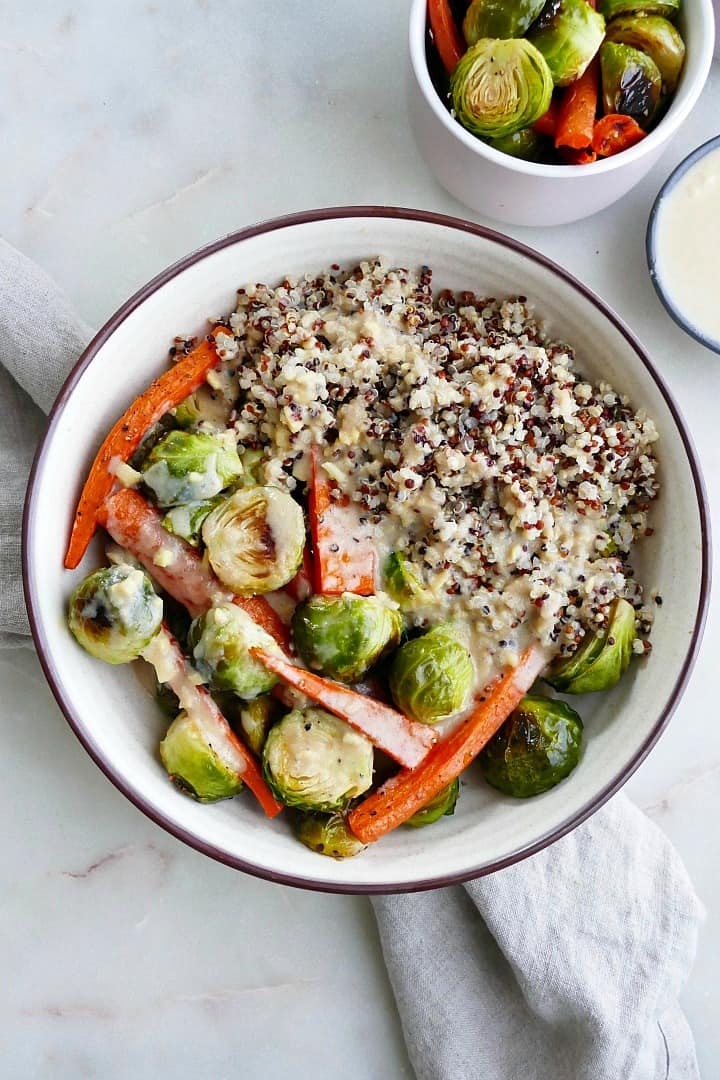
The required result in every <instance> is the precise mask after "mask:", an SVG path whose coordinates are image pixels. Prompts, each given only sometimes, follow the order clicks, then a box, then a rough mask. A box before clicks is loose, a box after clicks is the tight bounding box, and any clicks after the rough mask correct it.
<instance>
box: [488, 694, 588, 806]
mask: <svg viewBox="0 0 720 1080" xmlns="http://www.w3.org/2000/svg"><path fill="white" fill-rule="evenodd" d="M581 743H582V720H581V719H580V717H579V716H578V714H577V713H576V712H575V710H574V709H571V708H570V706H569V705H566V704H565V702H564V701H555V700H554V699H553V698H546V697H541V696H540V695H539V694H538V695H536V694H528V695H526V696H525V697H524V698H523V699H522V701H521V702H520V704H519V705H518V707H517V709H516V710H515V712H514V713H512V714H511V716H509V717H508V719H507V720H506V721H505V723H504V724H503V725H502V727H501V728H500V730H499V731H498V732H497V733H496V734H495V735H494V736H493V737H492V739H491V740H490V742H489V743H488V744H487V746H486V747H485V749H484V750H483V751H482V753H481V754H480V758H479V761H480V766H481V768H482V771H483V774H484V776H485V779H486V780H487V782H488V783H489V784H491V785H492V786H493V787H494V788H497V789H498V790H499V791H502V792H504V793H505V794H506V795H514V796H516V797H517V798H520V799H525V798H527V797H528V796H530V795H540V794H541V793H542V792H543V791H547V790H548V788H551V787H554V786H555V784H558V783H559V782H560V781H561V780H564V778H565V777H566V776H568V774H569V773H571V772H572V770H573V769H574V768H575V766H576V765H577V763H578V760H579V758H580V747H581Z"/></svg>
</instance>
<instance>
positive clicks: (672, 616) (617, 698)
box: [24, 207, 710, 893]
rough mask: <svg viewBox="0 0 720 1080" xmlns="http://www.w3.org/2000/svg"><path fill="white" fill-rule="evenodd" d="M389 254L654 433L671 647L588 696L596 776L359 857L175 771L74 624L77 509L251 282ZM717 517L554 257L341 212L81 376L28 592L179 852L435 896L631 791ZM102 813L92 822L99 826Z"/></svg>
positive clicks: (72, 697)
mask: <svg viewBox="0 0 720 1080" xmlns="http://www.w3.org/2000/svg"><path fill="white" fill-rule="evenodd" d="M377 254H383V255H387V256H388V257H389V258H390V259H391V260H392V262H393V263H394V264H396V265H401V266H407V267H418V266H420V265H422V264H424V263H427V264H429V265H431V266H432V268H433V271H434V277H433V282H434V286H435V287H437V288H440V287H448V288H453V289H469V290H472V291H474V292H476V293H477V294H479V295H493V296H502V295H519V294H520V295H525V296H527V297H528V298H529V300H530V302H531V304H532V306H533V307H534V309H535V312H536V313H537V314H539V315H542V316H543V318H544V319H545V320H546V323H547V326H548V329H549V331H550V332H551V333H552V334H553V335H554V336H555V337H556V338H562V339H563V340H565V341H567V342H568V343H569V344H571V345H572V346H573V347H574V348H575V350H576V356H577V367H578V369H579V370H580V371H582V372H584V373H586V375H587V376H588V377H589V378H592V379H594V380H597V379H599V378H603V379H606V380H609V381H610V382H611V383H612V384H613V385H614V386H615V388H616V389H617V390H618V391H621V392H623V393H626V394H629V395H630V398H631V400H632V401H633V403H634V404H635V405H636V406H638V407H644V408H645V409H646V410H647V411H648V413H649V414H650V415H651V416H652V417H653V418H654V419H655V422H656V424H657V426H658V430H659V432H660V441H659V443H658V447H657V449H658V455H659V458H660V473H661V478H662V483H663V489H664V492H669V493H670V494H669V495H668V496H666V495H665V494H662V495H661V497H660V498H659V499H658V502H657V504H656V506H655V509H654V512H653V520H652V524H653V526H654V528H655V534H654V536H653V537H652V538H651V539H649V540H647V541H645V542H644V543H643V544H642V545H641V546H640V547H639V549H638V557H637V560H636V573H637V575H638V577H639V579H640V581H641V582H643V584H644V585H645V586H646V588H647V589H648V590H650V589H653V588H657V589H658V590H659V591H660V592H661V593H662V595H663V598H664V604H663V606H662V607H661V608H658V613H657V621H656V625H655V628H654V631H653V635H652V641H653V650H652V653H651V654H650V656H649V657H648V658H647V659H646V660H643V661H640V662H638V663H634V664H633V665H632V666H631V669H630V671H629V673H628V674H627V675H626V676H625V678H624V679H623V680H622V681H621V682H620V684H619V685H618V686H617V687H616V688H615V689H614V690H612V691H611V692H609V693H607V694H598V695H590V696H587V697H584V698H581V699H578V702H577V704H578V707H579V709H580V712H581V714H582V716H583V719H584V721H585V746H584V750H583V755H582V760H581V762H580V764H579V766H578V767H577V768H576V769H575V771H574V772H573V773H572V774H571V776H570V777H569V778H568V779H567V780H565V781H563V782H562V783H561V784H559V785H558V786H557V787H555V788H553V789H552V790H551V791H548V792H546V793H545V794H544V795H540V796H538V797H537V798H534V799H527V800H523V799H517V800H515V799H512V798H509V797H506V796H503V795H501V794H500V793H498V792H496V791H494V790H493V789H491V788H490V787H488V786H487V785H486V784H485V783H484V782H483V781H482V779H481V777H480V776H479V771H478V769H477V767H476V766H475V767H471V768H470V769H469V770H468V772H467V773H466V774H465V775H464V777H463V785H462V789H461V796H460V799H459V802H458V808H457V811H456V813H455V815H454V817H448V818H443V819H442V820H441V821H440V822H438V823H437V824H435V825H433V826H432V827H429V828H425V829H408V828H400V829H398V830H396V831H395V832H394V833H392V834H391V835H389V836H388V837H386V838H385V839H383V840H382V841H381V842H379V843H378V844H376V845H374V846H373V847H372V848H370V849H368V850H367V851H365V852H364V853H363V854H361V855H360V856H358V857H357V858H355V859H350V860H347V861H345V862H335V861H333V860H332V859H327V858H323V857H322V856H319V855H316V854H314V853H312V852H310V851H308V850H307V849H306V848H305V847H303V846H302V845H301V844H299V843H298V842H297V841H296V840H295V839H294V837H293V836H292V833H291V830H290V828H289V826H288V824H287V822H286V821H284V820H283V815H280V817H279V818H278V819H276V820H275V821H274V822H270V821H268V820H266V819H265V818H264V817H263V815H262V813H261V812H260V810H259V808H258V806H257V804H256V803H255V802H254V800H253V798H252V796H251V795H249V794H243V795H241V796H240V797H239V798H236V799H234V800H231V801H228V802H223V803H219V804H216V805H213V806H203V805H200V804H199V803H196V802H193V801H192V800H191V799H189V798H187V797H185V796H184V795H182V794H181V793H180V792H178V791H177V790H176V789H175V788H174V787H173V786H172V784H171V783H169V781H168V779H167V776H166V775H165V772H164V770H163V768H162V765H161V764H160V760H159V757H158V744H159V742H160V739H161V737H162V733H163V726H164V725H163V717H162V716H161V714H160V710H159V709H158V708H157V706H156V704H155V702H154V701H153V700H152V698H151V697H150V696H149V695H148V694H147V693H146V691H145V690H144V689H143V688H142V686H141V684H140V682H139V680H138V678H137V676H136V673H135V672H134V671H133V669H132V667H110V666H107V665H105V664H102V663H100V662H99V661H97V660H94V659H93V658H92V657H90V656H88V655H87V654H86V653H85V652H83V651H82V649H80V648H79V647H78V646H77V645H76V643H75V641H74V640H73V639H72V637H71V636H70V634H69V632H68V630H67V628H66V626H65V607H66V604H67V600H68V597H69V595H70V592H71V591H72V589H73V587H74V585H75V584H76V583H77V582H78V580H79V579H80V578H81V577H83V576H84V575H85V574H87V573H88V572H89V571H90V570H91V569H93V568H94V567H95V566H97V565H98V564H100V563H101V561H102V545H101V541H100V539H99V538H96V540H95V541H94V545H93V547H92V548H91V550H90V552H89V553H88V555H87V556H86V558H85V560H84V562H83V565H82V566H81V567H80V568H79V569H78V570H76V571H73V572H68V571H66V570H64V569H63V556H64V554H65V547H66V541H67V537H68V533H69V529H70V523H71V519H72V515H73V511H74V507H75V503H76V499H77V496H78V493H79V490H80V487H81V485H82V482H83V480H84V477H85V475H86V473H87V469H88V466H89V464H90V462H91V460H92V458H93V456H94V454H95V451H96V449H97V447H98V445H99V443H100V442H101V440H102V439H103V437H104V435H105V433H106V432H107V431H108V429H109V428H110V427H111V425H112V424H113V423H114V421H115V420H116V419H117V417H118V415H120V414H121V413H122V411H123V410H124V409H125V408H126V406H127V405H128V403H129V402H130V401H131V400H132V398H133V397H134V396H135V395H136V394H137V393H138V392H139V391H140V390H142V389H143V388H144V387H146V386H147V385H148V383H149V382H150V381H151V380H152V379H153V378H154V377H155V376H156V375H157V374H158V372H159V371H161V370H162V369H163V367H164V363H165V357H166V354H167V349H168V346H169V345H170V344H171V342H172V339H173V337H174V336H175V335H176V334H178V333H182V334H185V335H191V334H197V333H203V332H204V330H205V327H206V319H207V318H208V317H211V316H215V315H217V314H218V313H220V312H223V311H228V310H230V309H231V308H232V307H233V305H234V300H235V290H236V289H237V287H238V286H240V285H242V284H246V283H247V282H248V281H251V282H256V281H265V282H268V283H271V284H272V283H275V282H277V281H278V280H280V279H281V278H282V277H284V276H286V275H302V274H303V273H305V272H308V271H313V272H315V271H319V270H321V269H323V268H327V267H328V266H330V264H332V263H340V264H342V265H344V266H349V265H354V264H355V263H356V262H357V261H358V260H360V259H362V258H366V257H370V256H373V255H377ZM709 560H710V552H709V529H708V512H707V506H706V500H705V494H704V490H703V483H702V479H701V475H700V469H699V466H698V462H697V458H696V454H695V451H694V449H693V446H692V441H691V439H690V436H689V434H688V431H687V428H686V426H685V424H684V422H683V420H682V418H681V416H680V414H679V411H678V408H677V406H676V404H675V402H674V401H673V399H672V397H671V395H670V393H669V391H668V389H667V387H666V386H665V384H664V382H663V380H662V378H661V377H660V375H659V374H658V372H657V371H656V369H655V367H654V365H653V363H652V361H651V359H650V357H649V356H648V355H647V354H646V353H645V352H644V350H643V348H642V346H641V345H640V343H639V342H638V341H637V339H636V338H635V337H634V336H633V334H632V333H631V331H630V330H629V329H628V328H627V327H626V326H625V325H624V324H623V323H622V322H621V321H620V319H619V318H618V317H617V316H616V315H615V314H614V313H613V312H612V311H611V310H610V309H609V308H608V307H607V306H606V305H605V304H604V303H603V302H602V301H601V300H600V299H599V298H598V297H597V296H595V295H594V294H593V293H591V292H590V291H589V290H588V289H587V288H586V287H585V286H584V285H583V284H581V282H579V281H577V280H576V279H575V278H573V277H572V276H571V275H570V274H568V273H567V271H565V270H563V269H562V268H560V267H559V266H557V265H555V264H554V263H552V262H550V261H549V260H548V259H546V258H544V257H543V256H542V255H539V254H538V253H537V252H535V251H532V250H531V249H529V248H526V247H524V246H523V245H521V244H519V243H517V242H516V241H514V240H510V239H508V238H507V237H505V236H502V235H500V234H498V233H495V232H492V231H490V230H488V229H484V228H482V227H480V226H477V225H473V224H470V223H468V222H465V221H461V220H458V219H455V218H449V217H443V216H441V215H439V214H430V213H424V212H421V211H416V210H400V209H388V208H378V207H342V208H339V209H328V210H317V211H312V212H309V213H304V214H296V215H293V216H291V217H286V218H280V219H277V220H274V221H270V222H265V223H263V224H260V225H256V226H252V227H251V228H248V229H244V230H242V231H241V232H239V233H235V234H233V235H230V236H227V237H225V238H224V239H222V240H218V241H217V242H216V243H214V244H210V245H209V246H208V247H205V248H202V249H201V250H200V251H196V252H194V253H193V254H191V255H189V256H187V258H185V259H182V260H181V261H180V262H178V263H176V264H175V265H174V266H172V267H170V268H169V269H168V270H166V271H164V272H163V273H162V274H160V275H159V276H158V277H156V278H155V279H154V280H153V281H151V282H150V283H149V284H148V285H146V286H145V287H144V288H143V289H141V290H140V292H138V293H136V295H135V296H133V297H132V298H131V299H130V300H128V301H127V303H125V304H124V305H123V306H122V307H121V308H120V310H119V311H118V312H117V313H116V314H115V315H113V317H112V318H111V319H110V320H109V321H108V322H107V323H106V325H105V326H104V327H103V328H102V330H101V331H100V332H99V333H98V334H97V335H96V336H95V338H94V339H93V341H92V342H91V343H90V345H89V346H88V348H87V349H86V350H85V352H84V353H83V355H82V356H81V357H80V359H79V361H78V363H77V366H76V367H75V369H74V370H73V372H72V374H71V375H70V377H69V378H68V380H67V382H66V384H65V386H64V388H63V390H62V391H61V393H60V395H59V397H58V399H57V402H56V404H55V407H54V409H53V411H52V413H51V416H50V420H49V425H48V429H47V433H46V435H45V438H44V440H43V442H42V444H41V446H40V448H39V450H38V453H37V457H36V460H35V465H34V468H33V473H32V478H31V482H30V486H29V490H28V497H27V504H26V511H25V520H24V578H25V593H26V599H27V606H28V611H29V614H30V621H31V625H32V629H33V635H34V638H35V642H36V645H37V649H38V653H39V656H40V660H41V663H42V665H43V668H44V670H45V674H46V676H47V678H48V681H49V683H50V686H51V687H52V690H53V693H54V694H55V697H56V699H57V701H58V704H59V705H60V707H61V709H62V710H63V712H64V713H65V716H66V717H67V719H68V721H69V723H70V725H71V727H72V728H73V730H74V731H75V733H76V735H77V736H78V738H79V739H80V741H81V742H82V744H83V746H84V747H85V748H86V750H87V751H88V753H89V754H90V755H91V756H92V757H93V759H94V760H95V761H96V762H97V764H98V765H99V766H100V768H101V769H102V770H103V771H104V772H105V774H106V775H107V776H108V778H109V779H110V780H111V781H112V782H113V783H114V784H115V785H116V787H118V788H119V789H120V790H121V791H122V792H123V793H124V794H125V795H127V797H128V798H129V799H130V800H131V801H132V802H133V803H135V805H136V806H138V807H139V808H140V809H141V810H143V811H144V813H146V814H147V815H148V817H150V818H152V820H153V821H155V822H157V823H158V824H159V825H161V826H162V827H163V828H165V829H167V830H168V832H170V833H172V834H173V835H174V836H176V837H178V838H179V839H181V840H183V841H185V842H186V843H188V844H190V845H191V846H192V847H194V848H196V849H197V850H198V851H202V852H204V853H205V854H207V855H210V856H212V857H213V858H215V859H218V860H220V861H221V862H224V863H227V864H228V865H230V866H234V867H237V868H238V869H240V870H246V871H248V872H249V873H252V874H256V875H258V876H259V877H264V878H268V879H270V880H273V881H281V882H285V883H287V884H292V885H300V886H304V887H307V888H314V889H324V890H329V891H334V892H356V893H362V892H390V891H400V890H414V889H427V888H431V887H436V886H440V885H446V884H448V883H451V882H457V881H462V880H466V879H468V878H472V877H476V876H478V875H481V874H487V873H490V872H491V871H493V870H497V869H499V868H500V867H502V866H507V865H508V864H509V863H513V862H516V861H517V860H519V859H522V858H525V857H526V856H527V855H530V854H532V853H533V852H536V851H539V850H540V849H541V848H543V847H545V846H546V845H548V844H551V843H552V842H553V841H554V840H557V839H558V838H559V837H560V836H562V835H563V834H565V833H567V832H569V831H570V830H571V829H573V828H575V826H576V825H578V824H579V823H580V822H582V821H583V820H584V819H585V818H587V817H588V816H589V815H590V814H592V813H593V812H594V811H595V810H597V809H598V807H600V806H601V805H602V804H603V803H604V802H605V800H606V799H608V798H609V797H610V795H612V794H613V793H614V792H615V791H617V790H618V788H620V787H621V786H622V784H623V783H624V782H625V781H626V780H627V779H628V777H629V776H630V775H631V773H632V772H633V771H634V770H635V769H636V768H637V766H638V765H639V764H640V762H641V761H642V760H643V758H644V757H645V755H646V754H647V753H648V752H649V750H650V749H651V747H652V746H653V744H654V743H655V742H656V740H657V739H658V737H659V736H660V734H661V732H662V730H663V728H664V727H665V725H666V724H667V723H668V721H669V719H670V716H671V714H672V712H673V710H674V709H675V707H676V705H677V703H678V701H679V699H680V695H681V694H682V691H683V687H684V686H685V683H686V680H687V678H688V674H689V672H690V669H691V667H692V664H693V661H694V659H695V655H696V652H697V649H698V645H699V642H700V637H701V633H702V628H703V623H704V619H705V612H706V607H707V602H708V589H709V573H710V571H709V565H710V561H709ZM91 809H92V808H91V807H90V806H88V812H91Z"/></svg>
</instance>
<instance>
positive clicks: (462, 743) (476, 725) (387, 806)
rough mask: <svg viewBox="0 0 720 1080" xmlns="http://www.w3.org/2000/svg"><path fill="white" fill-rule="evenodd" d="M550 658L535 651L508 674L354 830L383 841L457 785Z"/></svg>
mask: <svg viewBox="0 0 720 1080" xmlns="http://www.w3.org/2000/svg"><path fill="white" fill-rule="evenodd" d="M546 662H547V658H546V656H545V655H544V653H543V652H542V650H541V649H539V648H538V647H537V646H535V645H533V646H530V648H529V649H527V650H526V652H525V653H524V655H523V657H522V658H521V660H520V663H519V665H518V667H516V668H513V669H511V670H510V671H508V672H506V673H505V674H504V675H503V676H502V677H501V678H500V679H499V680H498V681H497V682H496V684H495V686H494V687H493V689H492V690H491V691H490V693H489V694H488V696H487V698H485V699H484V700H481V701H480V702H479V703H478V704H477V706H476V707H475V709H474V710H473V711H472V712H471V713H470V715H469V716H468V717H467V718H466V719H465V721H464V722H463V723H462V724H460V726H459V727H457V728H456V729H455V730H454V731H453V732H451V734H450V735H448V736H447V738H445V739H443V740H442V741H441V742H439V743H436V745H435V746H434V747H433V748H432V750H431V751H430V753H429V754H427V756H426V757H425V758H424V760H423V761H422V762H421V763H420V764H419V765H418V766H417V768H415V769H412V770H407V769H406V770H403V771H402V772H400V773H398V774H397V776H394V777H392V778H391V779H390V780H388V781H387V782H386V783H385V784H383V786H382V787H381V788H378V790H377V791H375V792H373V794H372V795H369V796H368V797H367V799H365V800H364V801H363V802H361V803H360V804H359V806H357V807H356V808H355V809H354V810H353V811H352V812H351V813H350V815H349V816H348V825H349V826H350V828H351V829H352V831H353V832H354V833H355V835H356V836H357V837H358V839H359V840H362V841H363V843H365V844H369V843H371V842H372V841H373V840H379V839H380V837H381V836H384V835H385V833H388V832H390V831H391V829H395V828H396V827H397V826H398V825H402V824H403V822H405V821H407V820H408V818H411V817H412V815H413V814H414V813H415V812H416V811H417V810H420V809H421V808H422V807H423V806H425V805H426V804H427V803H428V802H429V801H430V800H431V799H434V798H435V796H436V795H438V794H439V793H440V792H441V791H442V789H443V788H444V787H447V785H448V784H449V783H450V782H451V781H452V780H454V779H455V778H456V777H457V776H459V775H460V773H461V772H462V771H463V769H465V768H467V766H468V765H469V764H470V762H471V761H473V759H474V758H476V757H477V755H478V754H479V753H480V751H481V750H482V748H483V747H484V746H485V744H486V743H487V742H489V740H490V739H491V738H492V737H493V735H494V734H495V732H496V731H497V730H498V729H499V728H500V726H501V725H502V724H503V723H504V722H505V720H507V718H508V716H509V715H510V713H511V712H512V711H513V709H515V708H516V707H517V705H518V703H519V701H520V700H521V699H522V697H523V696H524V695H525V693H526V692H527V691H528V690H529V689H530V687H531V686H532V684H533V683H534V681H535V679H536V678H537V676H538V675H539V674H540V672H541V671H542V669H543V668H544V667H545V664H546Z"/></svg>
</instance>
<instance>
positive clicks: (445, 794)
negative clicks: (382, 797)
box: [405, 778, 460, 829]
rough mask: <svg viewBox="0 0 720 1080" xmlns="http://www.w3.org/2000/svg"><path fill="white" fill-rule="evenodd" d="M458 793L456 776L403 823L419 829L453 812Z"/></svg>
mask: <svg viewBox="0 0 720 1080" xmlns="http://www.w3.org/2000/svg"><path fill="white" fill-rule="evenodd" d="M459 794H460V781H459V780H458V779H457V778H456V779H455V780H453V781H451V783H449V784H448V786H447V787H444V788H443V789H442V791H440V792H438V794H437V795H436V796H435V798H434V799H431V800H430V802H429V803H426V804H425V806H423V808H422V810H418V811H417V813H415V814H413V816H412V817H411V818H408V820H407V821H406V822H405V824H406V825H412V827H413V829H421V828H422V827H423V826H424V825H432V824H433V822H434V821H439V820H440V818H441V817H446V816H449V815H450V814H454V813H455V804H456V803H457V801H458V795H459Z"/></svg>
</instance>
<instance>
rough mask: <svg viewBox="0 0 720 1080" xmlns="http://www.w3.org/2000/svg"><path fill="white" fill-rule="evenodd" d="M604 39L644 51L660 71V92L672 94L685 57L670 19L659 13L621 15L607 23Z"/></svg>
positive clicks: (681, 43)
mask: <svg viewBox="0 0 720 1080" xmlns="http://www.w3.org/2000/svg"><path fill="white" fill-rule="evenodd" d="M605 40H606V41H611V42H613V43H615V44H617V45H632V47H633V48H634V49H639V50H640V51H641V52H644V53H646V54H647V55H648V56H649V57H650V59H651V60H654V62H655V64H656V66H657V69H658V71H659V72H660V77H661V78H662V86H663V92H664V93H666V94H672V93H673V91H674V90H675V88H676V87H677V84H678V79H679V78H680V72H681V71H682V66H683V62H684V60H685V43H684V41H683V39H682V38H681V37H680V34H679V32H678V31H677V30H676V29H675V27H674V26H673V24H672V23H671V22H668V20H667V19H664V18H663V17H662V16H661V15H621V16H620V17H619V18H617V19H614V20H613V21H612V22H611V23H610V25H609V26H608V28H607V33H606V35H605Z"/></svg>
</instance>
